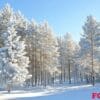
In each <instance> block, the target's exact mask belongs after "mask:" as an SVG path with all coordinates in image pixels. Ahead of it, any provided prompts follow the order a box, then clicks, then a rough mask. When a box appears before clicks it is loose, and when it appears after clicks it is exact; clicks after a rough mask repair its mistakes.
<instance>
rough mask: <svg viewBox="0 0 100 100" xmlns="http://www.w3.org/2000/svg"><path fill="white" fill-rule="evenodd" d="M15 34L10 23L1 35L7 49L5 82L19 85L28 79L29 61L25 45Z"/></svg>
mask: <svg viewBox="0 0 100 100" xmlns="http://www.w3.org/2000/svg"><path fill="white" fill-rule="evenodd" d="M16 33H17V32H16V31H15V28H14V25H13V24H12V23H11V25H10V26H9V27H8V30H7V32H5V33H3V38H4V47H5V48H6V49H7V50H6V58H5V59H4V67H5V70H6V73H7V76H6V77H7V78H6V82H9V81H10V82H12V83H14V84H20V83H23V82H24V81H25V80H26V79H28V78H30V75H28V70H27V67H29V66H28V65H29V59H28V57H26V52H25V43H24V41H20V36H17V35H16Z"/></svg>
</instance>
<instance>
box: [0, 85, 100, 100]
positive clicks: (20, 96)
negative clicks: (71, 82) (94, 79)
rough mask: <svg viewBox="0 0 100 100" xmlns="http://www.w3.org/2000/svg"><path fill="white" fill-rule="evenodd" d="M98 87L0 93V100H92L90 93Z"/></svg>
mask: <svg viewBox="0 0 100 100" xmlns="http://www.w3.org/2000/svg"><path fill="white" fill-rule="evenodd" d="M99 87H100V85H96V86H95V87H92V86H91V85H80V86H59V87H58V86H56V87H47V88H46V89H43V88H33V89H29V90H28V91H27V90H18V91H12V92H11V94H8V93H7V92H6V91H0V100H92V96H91V95H92V93H93V92H99V91H100V88H99Z"/></svg>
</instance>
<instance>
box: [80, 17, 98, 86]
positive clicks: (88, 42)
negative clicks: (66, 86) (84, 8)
mask: <svg viewBox="0 0 100 100" xmlns="http://www.w3.org/2000/svg"><path fill="white" fill-rule="evenodd" d="M83 30H84V33H83V37H82V39H81V41H80V47H81V59H82V64H83V66H84V68H85V69H86V71H87V73H86V74H87V75H86V77H87V79H88V80H90V81H91V82H92V84H93V85H94V83H95V75H96V73H97V72H96V71H97V70H98V66H99V65H98V61H97V57H96V51H98V49H99V46H97V44H98V43H99V39H97V37H98V36H99V37H100V25H99V23H98V22H97V21H96V19H95V18H94V17H92V16H88V17H87V21H86V23H85V25H84V26H83ZM97 35H98V36H97Z"/></svg>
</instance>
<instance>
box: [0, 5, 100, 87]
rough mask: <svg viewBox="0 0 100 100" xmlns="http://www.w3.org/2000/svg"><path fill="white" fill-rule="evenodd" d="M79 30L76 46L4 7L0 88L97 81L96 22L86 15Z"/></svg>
mask: <svg viewBox="0 0 100 100" xmlns="http://www.w3.org/2000/svg"><path fill="white" fill-rule="evenodd" d="M31 13H32V12H31ZM82 28H83V33H82V35H81V38H80V41H79V42H78V43H77V42H75V41H74V40H73V38H72V36H71V34H70V33H66V34H65V35H63V36H56V34H55V33H54V31H53V30H52V28H51V27H50V26H49V24H48V22H46V21H45V22H42V23H37V22H35V21H34V20H28V19H27V18H26V17H25V16H24V15H22V13H21V12H20V11H14V10H13V9H12V8H11V7H10V5H9V4H6V5H5V6H4V7H3V8H2V9H1V10H0V86H3V85H5V84H7V83H9V82H10V83H12V84H14V85H19V84H21V83H24V85H27V86H47V85H54V84H63V83H66V84H73V83H74V84H77V83H82V84H88V83H90V84H92V85H95V83H96V82H100V22H99V21H97V20H96V19H95V18H94V17H93V16H87V20H86V21H85V23H84V25H83V27H82Z"/></svg>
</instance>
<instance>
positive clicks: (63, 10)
mask: <svg viewBox="0 0 100 100" xmlns="http://www.w3.org/2000/svg"><path fill="white" fill-rule="evenodd" d="M6 3H9V4H10V5H11V6H12V7H13V8H14V10H20V11H21V12H22V13H23V14H24V15H25V16H26V17H27V18H29V19H31V18H33V19H35V20H36V21H37V22H42V21H44V20H47V21H48V23H49V24H50V25H51V26H52V28H53V30H54V32H56V34H58V35H63V34H65V33H66V32H70V33H71V34H72V36H73V38H74V40H76V41H78V40H79V38H80V33H82V25H84V22H85V20H86V17H87V16H88V15H90V14H91V15H93V16H95V17H96V19H97V20H98V21H100V0H0V8H2V7H3V6H4V5H5V4H6Z"/></svg>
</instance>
